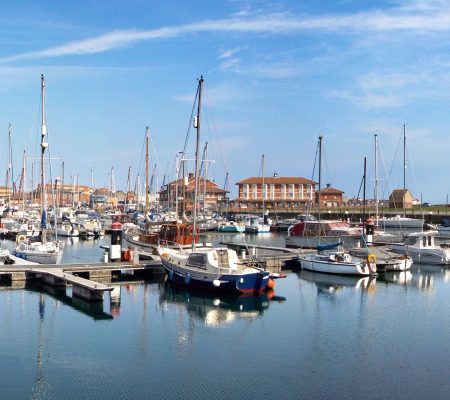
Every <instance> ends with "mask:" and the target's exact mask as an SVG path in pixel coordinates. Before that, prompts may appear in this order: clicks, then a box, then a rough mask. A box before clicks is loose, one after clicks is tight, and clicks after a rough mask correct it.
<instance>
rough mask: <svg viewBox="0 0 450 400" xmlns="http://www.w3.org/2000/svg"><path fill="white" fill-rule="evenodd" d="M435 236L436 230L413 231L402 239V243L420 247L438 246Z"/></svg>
mask: <svg viewBox="0 0 450 400" xmlns="http://www.w3.org/2000/svg"><path fill="white" fill-rule="evenodd" d="M434 236H435V232H418V233H412V234H410V235H408V236H406V237H405V238H404V239H403V240H402V244H404V245H405V246H410V247H417V248H419V249H429V248H436V245H435V243H434Z"/></svg>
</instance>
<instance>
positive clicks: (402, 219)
mask: <svg viewBox="0 0 450 400" xmlns="http://www.w3.org/2000/svg"><path fill="white" fill-rule="evenodd" d="M406 192H407V189H406V125H405V124H403V192H402V193H403V201H402V203H403V215H396V216H394V217H383V218H377V219H376V220H375V223H376V225H379V226H381V227H382V228H397V229H404V228H413V229H420V230H422V229H423V224H424V220H423V218H409V217H406V216H405V205H404V198H405V195H406Z"/></svg>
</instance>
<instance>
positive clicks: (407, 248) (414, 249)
mask: <svg viewBox="0 0 450 400" xmlns="http://www.w3.org/2000/svg"><path fill="white" fill-rule="evenodd" d="M436 235H437V232H436V231H425V232H413V233H410V234H408V235H406V236H405V237H404V238H403V240H402V241H401V242H400V243H391V244H390V245H389V248H390V249H391V250H392V251H393V252H395V253H398V254H406V255H408V256H410V257H412V259H413V262H415V263H418V264H445V265H448V264H450V248H448V247H442V246H440V245H437V244H436V243H435V237H436Z"/></svg>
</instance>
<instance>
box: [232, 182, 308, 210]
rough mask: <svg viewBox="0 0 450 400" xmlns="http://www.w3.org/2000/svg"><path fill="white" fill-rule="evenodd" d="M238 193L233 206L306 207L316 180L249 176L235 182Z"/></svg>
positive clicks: (259, 207) (254, 207)
mask: <svg viewBox="0 0 450 400" xmlns="http://www.w3.org/2000/svg"><path fill="white" fill-rule="evenodd" d="M236 185H238V190H239V194H238V197H237V199H235V200H234V207H238V208H252V209H261V208H262V207H263V202H264V206H265V208H272V209H283V208H297V207H306V206H307V205H309V204H310V203H311V202H312V201H313V199H314V195H315V186H316V182H314V181H312V180H310V179H306V178H302V177H293V176H285V177H283V176H278V175H277V174H274V176H273V177H267V178H262V177H251V178H246V179H243V180H242V181H239V182H237V183H236Z"/></svg>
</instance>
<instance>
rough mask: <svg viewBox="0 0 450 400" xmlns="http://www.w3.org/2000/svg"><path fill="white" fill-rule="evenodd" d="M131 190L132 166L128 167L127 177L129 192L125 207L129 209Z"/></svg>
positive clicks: (126, 196)
mask: <svg viewBox="0 0 450 400" xmlns="http://www.w3.org/2000/svg"><path fill="white" fill-rule="evenodd" d="M130 191H131V166H130V167H128V178H127V193H126V195H125V207H124V209H125V210H126V211H128V210H129V209H130V204H129V197H128V193H129V192H130Z"/></svg>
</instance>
